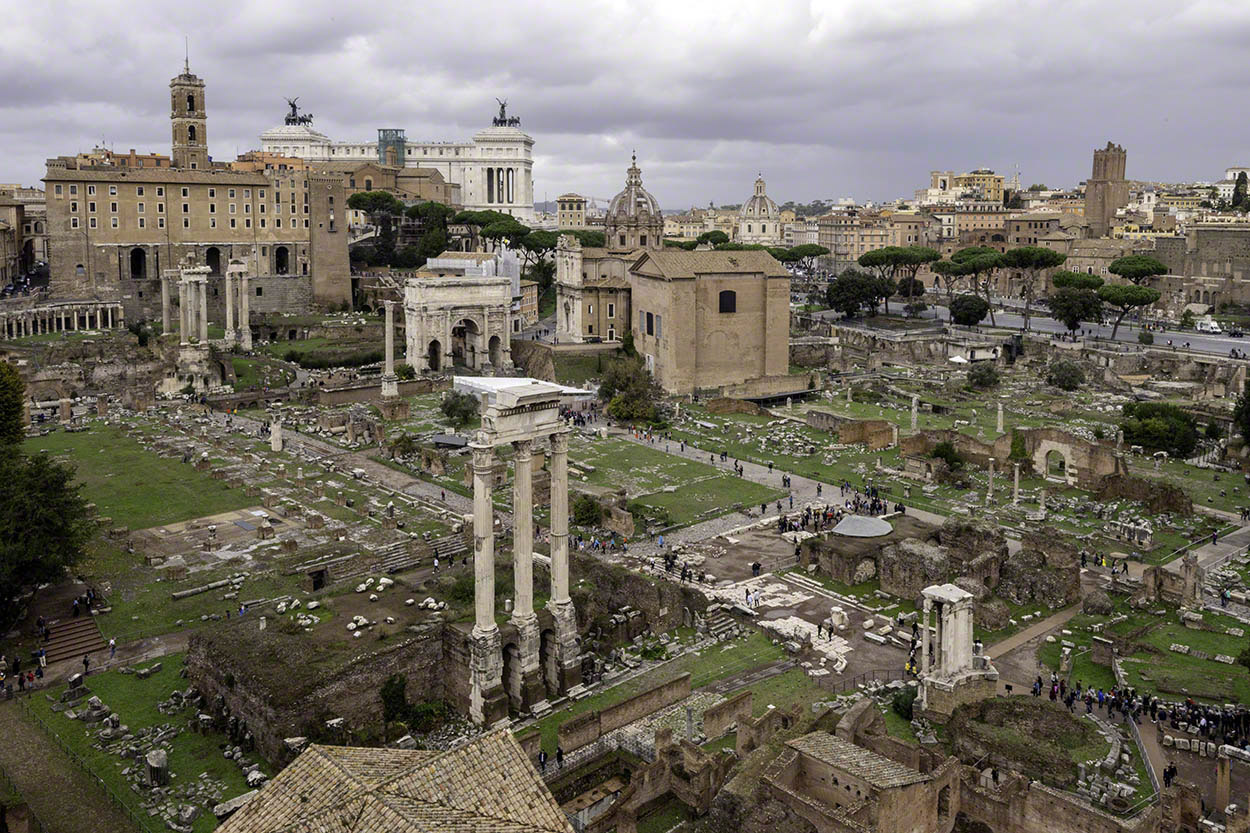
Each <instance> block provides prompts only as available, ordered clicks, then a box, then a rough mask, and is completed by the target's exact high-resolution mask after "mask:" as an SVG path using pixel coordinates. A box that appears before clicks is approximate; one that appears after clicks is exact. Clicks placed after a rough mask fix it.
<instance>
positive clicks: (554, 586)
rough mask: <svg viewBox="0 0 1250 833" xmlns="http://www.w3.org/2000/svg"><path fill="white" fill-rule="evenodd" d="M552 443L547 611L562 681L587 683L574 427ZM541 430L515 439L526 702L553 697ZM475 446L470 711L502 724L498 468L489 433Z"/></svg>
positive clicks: (519, 651)
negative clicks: (537, 530) (575, 529)
mask: <svg viewBox="0 0 1250 833" xmlns="http://www.w3.org/2000/svg"><path fill="white" fill-rule="evenodd" d="M547 437H548V438H549V440H550V444H551V465H550V474H551V506H550V519H551V536H550V540H551V598H550V600H549V601H548V602H547V606H546V609H547V611H548V612H549V613H550V614H551V616H552V618H553V620H554V631H553V633H554V636H553V642H552V644H550V645H548V650H550V651H553V652H555V653H556V657H555V663H554V665H555V666H556V667H557V668H558V669H559V674H560V677H561V678H560V680H559V681H558V685H559V687H560V688H561V689H562V690H563V689H565V688H567V687H568V686H569V685H575V684H576V683H577V682H579V681H580V665H579V663H580V659H579V657H578V656H577V653H576V647H575V646H576V614H575V611H574V609H573V600H572V598H571V597H570V596H569V480H568V477H569V475H568V471H569V468H568V456H569V431H568V429H567V428H565V427H563V426H561V427H560V428H558V429H557V430H555V431H554V433H550V434H548V435H547ZM541 438H542V434H537V435H535V436H532V437H527V438H524V439H518V440H513V441H512V442H511V446H512V450H513V465H514V472H513V481H512V517H513V534H512V558H513V579H514V585H515V595H514V597H513V609H512V616H511V618H510V620H509V624H511V625H512V626H513V627H515V628H516V633H517V640H516V641H517V645H516V657H517V660H516V661H517V662H518V663H519V668H517V669H514V671H515V672H516V674H517V677H518V678H519V681H518V684H517V685H516V686H515V688H514V690H512V691H510V692H508V695H510V696H511V697H512V699H513V700H514V701H516V702H517V703H518V704H519V705H521V706H522V707H532V706H533V705H534V704H535V703H538V702H540V701H543V700H545V699H546V694H545V691H546V688H545V685H544V679H543V668H542V667H541V661H542V660H541V657H540V653H541V650H542V646H541V642H542V637H541V635H540V633H539V626H538V614H537V613H536V611H535V610H534V563H533V560H534V517H533V510H534V494H533V466H534V442H535V440H536V439H541ZM469 447H470V449H472V452H473V587H474V593H473V600H474V624H473V631H472V639H473V646H474V651H473V663H472V668H471V675H472V681H471V683H472V686H471V687H472V691H471V702H470V713H471V716H472V717H473V719H474V720H475V721H476V722H478V723H479V724H481V723H488V724H490V723H495V722H497V720H498V719H500V717H501V716H503V717H506V715H507V702H508V701H507V699H506V697H507V696H508V695H505V693H504V691H503V684H504V681H503V679H502V672H503V653H502V652H503V647H502V644H501V636H500V630H499V625H498V624H496V622H495V539H494V504H493V503H492V499H491V493H492V491H493V485H494V484H493V478H494V473H495V465H496V456H495V446H494V444H493V443H491V442H490V441H489V437H488V436H487V435H485V434H484V433H479V435H478V438H477V440H475V441H474V442H472V443H470V444H469Z"/></svg>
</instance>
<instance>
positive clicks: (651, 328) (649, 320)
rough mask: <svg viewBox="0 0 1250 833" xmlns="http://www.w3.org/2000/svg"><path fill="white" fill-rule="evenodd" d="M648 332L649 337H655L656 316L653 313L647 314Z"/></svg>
mask: <svg viewBox="0 0 1250 833" xmlns="http://www.w3.org/2000/svg"><path fill="white" fill-rule="evenodd" d="M646 332H647V335H649V336H653V335H655V316H654V315H652V314H651V313H647V330H646Z"/></svg>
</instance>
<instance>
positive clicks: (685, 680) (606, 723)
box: [558, 674, 690, 752]
mask: <svg viewBox="0 0 1250 833" xmlns="http://www.w3.org/2000/svg"><path fill="white" fill-rule="evenodd" d="M689 696H690V675H689V674H682V675H681V676H679V677H677V678H676V679H673V680H669V681H668V682H665V683H660V684H659V685H656V686H653V687H651V688H649V689H647V690H646V691H643V692H641V693H639V694H635V695H634V696H633V697H631V698H629V699H628V700H625V701H623V702H620V703H617V704H616V705H614V706H609V707H607V708H606V709H602V710H595V711H590V712H584V713H583V714H579V715H578V716H576V717H573V718H570V719H569V720H566V721H565V722H564V723H562V724H560V729H559V733H558V738H559V743H560V746H561V747H562V748H563V749H564V751H565V752H571V751H573V750H574V749H580V748H581V747H583V746H586V745H587V744H590V743H594V742H595V741H596V740H598V739H599V738H600V737H602V736H603V735H606V734H607V733H608V732H611V731H614V730H616V729H619V728H621V727H622V726H625V725H626V724H629V723H633V722H634V721H635V720H641V719H642V718H644V717H647V716H648V715H651V714H654V713H655V712H657V711H659V710H660V709H662V708H665V707H666V706H671V705H673V704H674V703H677V702H679V701H681V700H684V699H686V698H687V697H689Z"/></svg>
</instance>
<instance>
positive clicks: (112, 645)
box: [109, 637, 117, 661]
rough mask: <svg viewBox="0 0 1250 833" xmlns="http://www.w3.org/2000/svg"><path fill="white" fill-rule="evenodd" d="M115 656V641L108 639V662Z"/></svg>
mask: <svg viewBox="0 0 1250 833" xmlns="http://www.w3.org/2000/svg"><path fill="white" fill-rule="evenodd" d="M116 656H117V640H116V639H114V638H112V637H109V661H112V659H113V658H114V657H116Z"/></svg>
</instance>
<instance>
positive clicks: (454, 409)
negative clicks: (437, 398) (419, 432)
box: [438, 390, 477, 428]
mask: <svg viewBox="0 0 1250 833" xmlns="http://www.w3.org/2000/svg"><path fill="white" fill-rule="evenodd" d="M438 409H439V410H440V411H442V412H443V416H444V417H446V418H447V421H448V422H450V423H451V424H452V425H454V426H455V427H456V428H463V427H464V426H466V425H468V424H469V422H470V421H471V420H472V419H473V417H475V416H477V397H476V396H474V395H473V394H471V393H461V392H460V391H455V390H449V391H447V393H446V394H445V395H444V396H443V401H442V402H441V403H439V406H438Z"/></svg>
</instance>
